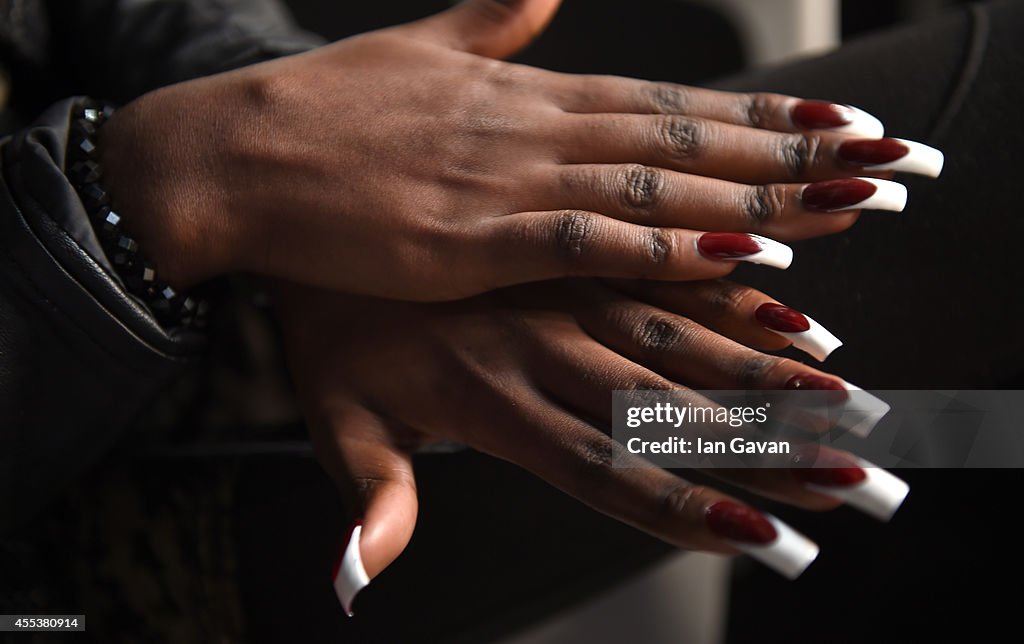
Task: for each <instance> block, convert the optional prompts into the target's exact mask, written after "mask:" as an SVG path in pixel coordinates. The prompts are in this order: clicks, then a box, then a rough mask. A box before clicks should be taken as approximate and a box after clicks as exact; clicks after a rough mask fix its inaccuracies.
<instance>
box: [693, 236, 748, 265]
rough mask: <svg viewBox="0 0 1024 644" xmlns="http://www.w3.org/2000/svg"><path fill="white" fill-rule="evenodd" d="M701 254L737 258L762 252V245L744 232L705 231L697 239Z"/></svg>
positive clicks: (716, 257)
mask: <svg viewBox="0 0 1024 644" xmlns="http://www.w3.org/2000/svg"><path fill="white" fill-rule="evenodd" d="M697 248H698V249H699V250H700V254H701V255H704V256H705V257H711V258H714V259H735V258H737V257H747V256H748V255H756V254H757V253H760V252H761V246H759V245H758V243H757V242H756V241H754V239H753V237H751V236H750V235H745V234H743V233H704V234H703V235H701V236H700V238H699V239H698V240H697Z"/></svg>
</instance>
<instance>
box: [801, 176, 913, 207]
mask: <svg viewBox="0 0 1024 644" xmlns="http://www.w3.org/2000/svg"><path fill="white" fill-rule="evenodd" d="M800 200H801V201H802V202H803V204H804V208H806V209H807V210H812V211H817V212H838V211H840V210H891V211H893V212H902V211H903V209H904V208H906V206H907V187H906V186H904V185H903V184H901V183H896V182H895V181H886V180H885V179H874V178H870V177H857V178H855V179H831V180H829V181H818V182H817V183H809V184H807V185H806V186H804V187H803V189H802V190H801V191H800Z"/></svg>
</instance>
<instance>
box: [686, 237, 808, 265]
mask: <svg viewBox="0 0 1024 644" xmlns="http://www.w3.org/2000/svg"><path fill="white" fill-rule="evenodd" d="M697 250H698V252H700V254H701V255H703V256H704V257H709V258H711V259H724V260H736V261H741V262H750V263H752V264H765V265H767V266H774V267H775V268H781V269H787V268H789V265H790V264H792V263H793V249H792V248H790V247H789V246H786V245H785V244H780V243H779V242H777V241H775V240H774V239H768V238H767V237H761V236H760V235H749V234H746V233H704V234H703V235H701V236H700V237H698V238H697Z"/></svg>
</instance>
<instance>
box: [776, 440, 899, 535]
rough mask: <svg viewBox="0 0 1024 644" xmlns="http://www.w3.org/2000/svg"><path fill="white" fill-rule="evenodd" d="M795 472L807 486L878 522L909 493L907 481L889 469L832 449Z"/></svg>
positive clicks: (884, 518) (896, 508)
mask: <svg viewBox="0 0 1024 644" xmlns="http://www.w3.org/2000/svg"><path fill="white" fill-rule="evenodd" d="M793 473H794V474H795V475H796V476H797V478H799V479H800V480H801V481H803V482H804V484H805V485H806V486H807V489H809V490H811V491H813V492H818V493H819V494H826V495H828V496H831V497H834V498H837V499H839V500H840V501H843V502H844V503H846V504H847V505H849V506H852V507H854V508H857V509H858V510H861V511H862V512H864V513H865V514H868V515H870V516H872V517H874V518H876V519H878V520H879V521H888V520H889V519H891V518H892V517H893V515H894V514H896V510H898V509H899V508H900V506H901V505H903V500H904V499H906V498H907V494H908V493H909V492H910V486H909V485H907V484H906V482H905V481H903V480H902V479H900V478H897V477H896V476H893V475H892V474H891V473H889V472H887V471H886V470H884V469H882V468H880V467H878V466H876V465H873V464H871V463H869V462H867V461H865V460H864V459H861V458H857V459H855V460H851V459H850V458H847V457H846V456H844V455H842V454H838V453H836V452H832V451H821V452H819V453H818V456H817V457H816V458H815V460H814V463H813V465H812V466H808V467H796V468H793Z"/></svg>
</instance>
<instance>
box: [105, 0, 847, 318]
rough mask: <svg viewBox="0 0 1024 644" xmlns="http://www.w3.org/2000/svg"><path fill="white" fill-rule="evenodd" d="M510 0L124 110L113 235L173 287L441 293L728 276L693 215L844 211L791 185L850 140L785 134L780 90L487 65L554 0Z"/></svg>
mask: <svg viewBox="0 0 1024 644" xmlns="http://www.w3.org/2000/svg"><path fill="white" fill-rule="evenodd" d="M504 4H505V5H508V6H504V5H502V4H501V3H497V2H487V1H482V0H476V1H474V2H468V3H464V4H462V5H459V6H457V7H455V8H453V9H452V10H450V11H448V12H445V13H443V14H439V15H437V16H434V17H432V18H428V19H425V20H422V21H419V22H416V23H411V24H408V25H402V26H398V27H393V28H390V29H384V30H381V31H376V32H372V33H368V34H364V35H360V36H357V37H354V38H349V39H346V40H343V41H340V42H337V43H334V44H332V45H328V46H326V47H322V48H320V49H317V50H315V51H311V52H308V53H306V54H302V55H298V56H291V57H287V58H282V59H279V60H275V61H271V62H267V63H263V64H259V65H254V66H251V67H246V68H243V69H240V70H237V71H233V72H230V73H226V74H220V75H216V76H211V77H208V78H202V79H199V80H195V81H191V82H187V83H182V84H179V85H174V86H171V87H167V88H163V89H160V90H157V91H155V92H152V93H151V94H148V95H146V96H143V97H142V98H140V99H139V100H137V101H135V102H133V103H131V104H129V105H128V106H126V107H125V108H124V109H122V110H121V111H120V112H119V113H118V114H116V115H115V117H114V119H113V120H112V121H111V122H110V123H109V125H108V126H106V127H105V128H104V130H103V133H102V150H103V159H104V163H105V165H106V181H107V183H108V185H109V189H110V191H111V193H112V194H114V195H116V196H117V205H118V207H119V208H120V209H121V210H123V211H124V212H125V213H126V214H129V215H134V216H130V217H127V218H126V225H127V226H128V227H129V232H130V233H131V234H132V235H133V236H135V237H136V238H137V239H138V240H139V242H140V244H142V245H143V247H145V248H147V249H148V250H149V252H150V253H151V254H152V255H153V258H154V259H155V261H156V264H157V266H158V268H159V270H160V272H161V273H162V275H163V277H164V278H165V279H167V280H168V281H169V282H170V283H171V284H172V285H174V286H178V287H187V286H189V285H192V284H195V283H198V282H202V281H204V280H206V279H208V278H210V277H212V276H215V275H221V274H225V273H232V272H239V271H245V272H252V273H259V274H263V275H272V276H275V277H280V278H285V279H288V280H291V281H295V282H300V283H306V284H311V285H315V286H320V287H324V288H330V289H333V290H342V291H345V292H349V293H359V294H367V295H375V296H380V297H393V298H397V299H409V300H421V301H438V300H448V299H456V298H460V297H466V296H470V295H474V294H478V293H481V292H484V291H487V290H490V289H492V288H497V287H501V286H507V285H512V284H519V283H524V282H530V281H537V280H541V279H550V278H556V277H563V276H576V275H590V276H599V277H619V278H629V277H631V278H654V279H666V280H681V279H709V278H715V277H721V276H724V275H726V274H727V273H729V272H730V270H731V269H732V264H731V263H729V262H721V261H717V260H713V259H707V258H705V257H703V256H701V255H700V254H699V253H698V252H697V251H696V249H695V247H694V240H695V239H696V237H697V236H698V235H699V234H700V232H699V231H739V232H744V231H745V232H754V233H759V234H764V235H766V236H769V237H774V238H778V239H783V240H786V239H800V238H806V237H812V236H815V235H823V234H829V233H835V232H839V231H841V230H843V229H845V228H847V227H848V226H850V225H851V224H852V223H853V222H854V221H855V219H856V216H857V214H856V213H855V212H844V213H835V214H828V215H823V214H820V213H809V212H806V211H805V210H804V209H803V207H802V206H801V202H800V200H799V199H798V198H796V194H797V192H798V191H799V189H800V188H801V186H802V185H804V184H805V183H806V182H808V181H815V180H819V179H828V178H835V177H839V176H849V175H853V174H864V173H863V171H859V170H856V169H855V168H850V167H847V166H845V165H844V164H843V163H842V162H840V161H839V160H838V159H837V157H836V148H837V146H838V144H839V143H840V142H841V141H843V140H844V138H843V137H841V136H839V135H836V134H831V133H829V132H827V131H816V132H795V131H793V129H794V126H793V125H792V123H791V122H790V120H789V115H788V109H789V106H790V105H791V99H789V98H788V97H784V96H778V95H747V94H731V93H726V92H712V91H709V90H703V89H697V88H689V87H682V86H677V85H671V84H661V83H650V82H643V81H635V80H630V79H625V78H616V77H594V76H573V75H566V74H557V73H553V72H548V71H545V70H541V69H535V68H532V67H525V66H522V65H513V64H509V63H505V62H501V61H499V60H495V59H494V58H495V57H502V56H506V55H508V54H511V53H513V52H514V51H515V50H516V49H518V48H519V47H521V46H523V45H525V44H526V42H527V41H528V39H529V36H530V35H532V34H533V33H535V32H536V31H537V30H538V29H540V27H541V26H542V25H543V24H544V23H545V22H546V21H547V19H548V17H549V16H550V14H551V13H552V12H553V11H554V9H555V8H556V6H557V4H558V2H557V1H554V0H530V1H528V2H519V3H504ZM197 105H203V106H210V105H216V106H218V109H217V110H197V109H196V108H195V106H197ZM581 236H582V237H583V238H582V239H580V237H581Z"/></svg>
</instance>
